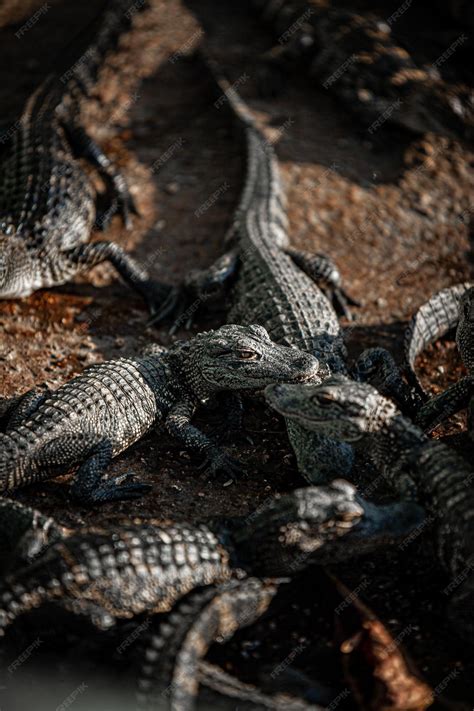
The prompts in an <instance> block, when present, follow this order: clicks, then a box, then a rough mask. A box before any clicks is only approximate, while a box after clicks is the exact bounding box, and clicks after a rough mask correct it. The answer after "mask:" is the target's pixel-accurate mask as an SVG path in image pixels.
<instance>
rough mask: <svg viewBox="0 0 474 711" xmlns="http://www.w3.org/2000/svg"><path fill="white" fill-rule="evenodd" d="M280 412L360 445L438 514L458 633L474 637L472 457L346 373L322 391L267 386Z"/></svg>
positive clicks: (400, 488) (401, 489) (439, 544)
mask: <svg viewBox="0 0 474 711" xmlns="http://www.w3.org/2000/svg"><path fill="white" fill-rule="evenodd" d="M266 395H267V399H268V401H269V403H270V405H272V407H274V408H275V409H276V410H277V411H278V412H280V413H281V414H283V415H284V416H285V417H293V418H295V420H296V421H298V422H299V423H301V424H302V425H304V426H306V427H307V428H308V429H311V430H312V431H313V430H314V431H317V432H322V433H325V434H327V435H330V434H332V435H334V436H337V437H340V438H341V439H342V440H344V441H347V442H357V441H358V442H360V443H361V444H362V445H363V446H364V451H366V452H368V453H369V455H370V457H371V458H372V460H373V461H374V463H375V464H376V466H377V467H378V468H379V469H381V470H382V472H383V474H384V476H385V477H386V478H387V480H388V481H389V482H390V484H391V485H392V487H393V488H394V489H395V490H396V491H397V492H398V493H399V494H400V495H401V496H403V497H413V498H417V499H418V500H419V502H420V503H421V504H422V505H423V506H424V507H425V508H426V509H427V510H428V511H429V512H430V513H431V514H432V515H433V516H434V517H435V526H436V549H437V554H438V557H439V560H440V562H441V564H442V565H443V566H444V567H445V569H446V570H447V571H448V572H449V573H451V575H452V577H453V580H452V582H451V584H450V585H449V586H448V588H447V589H446V591H447V592H454V596H453V598H452V600H451V604H450V616H451V619H452V621H453V623H454V625H455V627H456V629H457V631H458V632H459V633H460V634H461V635H463V636H465V637H466V638H468V639H470V640H471V641H473V640H474V609H473V604H474V576H472V569H473V567H474V536H473V528H472V524H473V520H474V488H473V486H472V483H473V481H474V472H473V471H472V468H471V467H470V466H469V464H468V463H467V462H466V460H465V459H464V458H462V457H460V456H459V455H458V454H456V453H455V452H453V451H452V450H451V449H450V448H449V447H447V446H446V445H444V444H443V443H442V442H440V441H437V440H429V439H428V438H427V437H426V435H425V434H424V433H423V431H422V430H420V429H419V428H418V427H416V426H415V425H414V424H413V423H412V422H411V421H410V420H409V419H407V418H405V417H403V416H402V415H401V413H400V412H399V411H398V410H397V408H396V407H395V406H394V404H393V403H391V402H390V401H389V400H387V399H386V398H384V397H383V396H382V395H380V393H379V392H377V390H375V388H372V387H371V386H370V385H367V384H362V383H354V382H352V381H350V380H348V379H347V378H344V377H342V376H339V377H334V378H331V379H329V380H327V381H325V382H324V383H323V384H322V385H321V386H319V387H318V386H313V385H308V386H306V387H303V388H302V387H297V386H291V385H274V386H269V388H267V390H266Z"/></svg>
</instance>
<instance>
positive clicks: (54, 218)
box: [0, 0, 166, 312]
mask: <svg viewBox="0 0 474 711" xmlns="http://www.w3.org/2000/svg"><path fill="white" fill-rule="evenodd" d="M129 9H130V2H129V1H128V0H111V2H110V3H109V8H108V10H107V11H106V12H104V15H103V18H102V20H101V23H100V27H99V29H98V31H97V34H96V37H95V40H94V42H93V44H91V45H90V46H89V47H88V48H87V49H86V51H85V52H84V53H83V54H82V56H81V58H80V60H79V61H78V62H77V64H75V65H73V67H72V68H71V70H69V72H66V73H65V74H63V75H62V76H59V75H51V76H49V77H48V79H46V81H45V82H44V83H43V84H42V85H41V86H40V87H39V88H38V89H37V91H35V92H34V93H33V95H32V96H31V97H30V98H29V100H28V101H27V103H26V106H25V108H24V111H23V114H22V116H21V118H20V120H19V122H18V126H14V127H13V129H12V133H11V136H9V137H7V139H8V140H7V139H6V140H5V141H3V139H2V142H3V143H4V145H3V146H0V148H1V155H0V298H3V299H10V298H18V297H24V296H28V295H30V294H31V293H32V292H34V291H36V290H37V289H41V288H43V287H52V286H57V285H59V284H64V283H66V282H68V281H70V280H71V279H73V278H74V277H75V276H76V274H79V273H80V272H82V271H86V270H89V269H90V268H92V267H93V266H95V265H96V264H99V263H100V262H103V261H110V262H111V263H112V264H113V265H114V267H115V268H116V269H117V271H118V272H119V274H120V275H121V276H122V278H123V279H124V280H125V281H126V282H127V283H128V284H129V286H131V287H132V288H133V289H135V290H136V291H138V293H139V294H140V295H141V296H142V297H143V298H144V299H145V300H146V301H147V303H148V305H149V307H150V309H151V310H152V312H153V311H154V310H155V309H156V307H157V306H158V304H160V303H161V301H162V299H163V298H164V296H165V293H166V292H165V291H164V289H163V288H162V287H161V286H160V285H158V284H154V283H152V282H151V281H150V279H149V277H148V274H147V273H146V270H145V269H144V268H143V267H141V266H139V265H138V264H137V263H136V262H134V260H133V259H132V258H131V257H129V256H128V255H127V254H126V253H125V252H124V251H123V249H122V248H121V247H119V246H118V245H116V244H113V243H112V242H95V243H88V240H89V238H90V234H91V230H92V228H93V226H94V222H95V220H96V218H97V221H98V223H99V224H100V225H101V226H102V227H104V226H105V222H104V220H103V219H102V217H101V216H99V215H97V214H96V206H95V202H96V193H95V189H94V187H93V183H92V182H91V179H90V177H89V176H88V175H87V174H86V173H85V172H84V170H83V168H82V167H81V165H80V163H79V161H78V160H77V158H78V157H83V158H86V159H87V160H88V161H89V162H90V163H91V164H92V165H94V166H95V168H96V169H97V170H98V172H99V173H100V174H101V175H102V177H103V178H104V180H105V182H106V184H107V186H108V192H109V193H112V194H113V195H114V196H115V198H114V202H112V205H111V208H110V210H108V211H107V213H106V215H108V217H111V216H112V214H113V212H114V211H116V210H117V209H119V210H120V211H121V213H122V216H123V218H124V221H125V223H126V224H127V225H129V212H130V211H135V208H134V206H133V201H132V199H131V197H130V195H129V193H128V189H127V186H126V183H125V181H124V179H123V177H122V176H121V175H120V174H119V173H118V172H117V171H116V170H115V168H114V166H113V165H112V163H111V161H110V160H109V159H108V158H107V156H106V155H105V154H104V153H103V152H102V151H101V150H100V148H99V147H98V146H97V145H96V144H95V143H94V142H93V141H92V140H91V139H90V138H89V137H88V136H87V135H86V133H85V132H84V130H83V128H82V126H81V125H80V122H79V118H78V116H79V112H80V104H81V100H82V99H83V97H84V96H85V95H87V94H89V93H90V91H91V89H92V87H93V85H94V83H95V79H96V75H97V72H98V69H99V66H100V65H101V64H102V62H103V59H104V56H105V55H106V53H107V52H108V50H109V49H110V48H111V47H112V46H113V44H114V42H116V40H117V38H118V36H119V35H120V33H121V32H122V31H123V29H124V27H125V26H126V24H127V22H128V20H127V11H128V10H129Z"/></svg>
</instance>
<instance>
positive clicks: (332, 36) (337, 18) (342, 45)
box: [253, 0, 474, 140]
mask: <svg viewBox="0 0 474 711" xmlns="http://www.w3.org/2000/svg"><path fill="white" fill-rule="evenodd" d="M253 4H254V6H255V7H256V9H257V10H258V12H259V13H260V15H261V17H262V18H263V20H264V21H266V22H267V23H268V24H270V25H271V27H272V28H273V31H274V33H275V35H276V37H277V39H278V45H276V47H275V48H273V49H272V50H270V51H269V52H267V53H266V54H265V55H264V56H263V58H262V59H263V64H262V69H261V80H260V83H261V85H262V90H263V91H264V92H265V93H269V92H270V93H273V92H275V91H278V89H279V87H280V86H281V84H282V79H283V75H284V73H286V71H287V70H288V69H290V68H299V69H301V68H303V71H306V72H307V73H308V74H309V75H310V76H311V77H313V78H314V79H315V80H316V82H317V88H318V89H319V90H321V88H324V89H326V90H328V91H330V92H331V93H332V94H334V95H335V96H336V97H337V98H338V99H339V100H340V101H341V102H342V103H343V104H344V105H345V106H346V107H347V108H348V110H349V111H351V112H353V113H354V114H355V115H356V116H357V118H358V119H359V120H360V122H361V124H362V125H364V126H365V127H367V128H368V131H369V133H370V134H372V135H373V134H374V133H375V132H376V131H377V130H378V128H379V127H380V126H381V125H382V124H383V123H385V122H386V121H388V122H390V123H392V124H395V125H398V126H401V127H403V128H405V129H408V130H409V131H412V132H414V133H425V132H427V131H432V132H435V133H440V134H443V135H446V136H448V137H451V138H464V139H467V140H471V139H472V136H473V135H474V92H473V90H472V88H471V87H469V86H467V85H464V84H451V83H448V82H446V81H444V80H443V79H442V77H441V74H440V71H439V67H441V66H442V64H443V63H444V61H445V57H444V55H443V54H441V55H440V57H439V58H438V59H437V60H435V61H434V62H433V63H432V64H431V65H428V66H426V67H423V66H418V65H417V64H416V62H415V61H414V60H413V58H412V56H411V55H410V54H409V52H407V51H406V49H404V48H403V47H401V46H399V45H398V44H397V42H396V41H395V39H394V38H393V36H392V33H391V24H392V23H393V22H394V21H395V15H396V12H395V13H393V15H391V16H390V17H389V18H387V20H383V19H382V18H380V17H377V16H376V15H374V14H371V13H367V14H359V13H355V12H353V11H351V10H348V9H345V8H338V7H334V5H333V4H332V3H328V2H327V1H326V0H277V2H275V0H253ZM400 10H401V11H402V10H403V6H401V8H399V11H400ZM467 39H468V38H467V36H466V35H464V34H461V35H459V36H458V37H457V38H456V39H455V42H453V43H452V45H450V46H449V47H446V51H447V52H450V54H452V53H453V52H454V51H455V50H456V48H459V47H461V46H462V45H463V44H464V42H465V41H466V40H467ZM454 44H455V45H456V46H455V47H454V48H453V45H454Z"/></svg>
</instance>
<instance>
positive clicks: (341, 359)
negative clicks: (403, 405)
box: [156, 55, 411, 484]
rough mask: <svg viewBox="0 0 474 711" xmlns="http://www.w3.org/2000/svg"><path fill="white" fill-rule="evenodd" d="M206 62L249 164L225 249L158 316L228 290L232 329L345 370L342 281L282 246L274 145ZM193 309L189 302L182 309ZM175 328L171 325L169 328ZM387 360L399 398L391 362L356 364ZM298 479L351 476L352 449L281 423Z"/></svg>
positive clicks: (370, 356) (181, 319)
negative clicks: (249, 330) (251, 327)
mask: <svg viewBox="0 0 474 711" xmlns="http://www.w3.org/2000/svg"><path fill="white" fill-rule="evenodd" d="M204 60H205V63H206V65H207V67H208V69H209V71H210V74H211V75H212V77H213V80H214V82H215V84H216V85H217V87H218V88H219V91H220V92H221V96H226V98H227V103H228V105H229V106H230V108H231V110H232V114H233V117H234V119H235V120H236V122H237V127H238V129H239V132H240V134H242V133H243V134H244V138H245V143H246V154H247V165H246V176H245V180H244V186H243V190H242V194H241V197H240V201H239V204H238V206H237V208H236V210H235V212H234V215H233V220H232V223H231V225H230V227H229V230H228V233H227V235H226V239H225V244H226V245H227V247H228V251H227V252H226V253H225V254H224V255H223V256H221V257H220V258H219V259H218V260H217V261H216V262H215V263H214V264H213V265H211V267H210V268H208V269H206V270H199V271H198V270H194V271H192V272H190V273H189V275H188V277H187V278H186V279H185V282H184V284H183V285H182V286H181V287H178V288H176V289H175V290H174V292H173V294H172V295H170V296H169V299H168V300H167V302H166V304H165V306H164V308H163V309H162V311H161V312H160V313H159V314H157V316H156V320H158V319H161V318H164V317H165V316H167V315H168V314H169V312H170V311H171V312H172V311H173V309H177V310H178V313H180V315H179V316H178V319H177V323H178V324H182V323H186V322H189V321H191V320H192V318H194V317H195V316H196V314H197V312H198V310H199V309H198V307H199V306H200V305H201V304H206V303H207V302H208V299H209V298H210V297H211V296H212V295H215V294H216V293H217V294H218V293H222V291H224V290H225V287H231V302H232V306H231V308H230V310H229V312H228V315H227V321H228V322H229V323H239V324H249V323H259V324H261V325H262V326H264V327H265V328H266V329H267V330H268V332H269V333H270V336H271V338H272V339H273V340H274V341H275V342H276V343H281V344H283V345H286V346H291V347H294V348H298V349H300V350H303V351H307V352H309V353H311V354H313V355H314V356H316V357H317V358H318V360H319V362H320V371H321V377H323V376H324V377H325V376H328V375H329V374H330V373H334V372H336V373H347V372H348V367H347V364H346V359H347V353H346V348H345V345H344V340H343V335H342V328H341V325H340V323H339V319H338V313H337V311H336V308H337V309H338V310H341V311H343V313H346V315H347V312H348V306H349V305H350V304H354V303H355V302H353V300H352V299H351V298H350V297H349V296H348V295H347V294H346V293H345V291H344V290H343V288H342V285H341V277H340V274H339V271H338V269H337V267H336V265H335V264H334V263H333V262H332V260H331V259H329V258H328V257H326V256H324V255H321V254H319V255H314V254H311V253H308V252H303V251H299V250H296V249H293V248H291V247H290V246H289V240H288V234H287V227H288V220H287V215H286V210H285V195H284V190H283V186H282V184H281V181H280V175H279V169H278V161H277V157H276V155H275V151H274V149H273V146H272V144H271V143H270V142H269V141H268V140H266V139H265V137H264V136H263V135H262V132H261V131H260V130H259V128H258V127H257V125H256V123H255V120H254V119H253V117H252V115H251V113H250V111H249V109H248V107H247V105H246V104H245V102H244V101H243V99H242V98H241V97H240V96H239V95H238V93H237V92H236V91H235V89H234V88H233V87H232V86H230V85H229V83H228V82H227V80H226V79H225V78H224V77H223V76H222V74H221V72H220V69H219V67H218V65H217V63H216V62H215V60H214V59H213V58H211V57H209V56H207V55H204ZM188 304H190V306H188ZM175 323H176V322H175ZM382 364H384V368H385V370H386V373H385V374H384V381H385V384H386V385H387V387H388V390H389V391H390V393H391V394H393V395H394V396H396V397H398V398H399V399H400V401H403V402H405V400H410V398H411V393H409V394H408V397H407V398H405V391H406V390H408V388H406V387H405V385H404V383H403V381H402V378H401V375H400V374H398V373H397V369H396V366H395V363H394V361H393V358H392V357H391V356H390V354H389V353H388V352H386V351H384V350H383V349H382V348H377V349H371V350H370V351H369V350H368V351H365V352H364V353H363V354H362V355H361V356H360V358H359V361H358V362H357V363H356V365H355V372H356V373H357V377H362V375H364V376H367V377H369V378H370V377H371V375H372V373H373V371H375V370H377V369H378V370H380V368H381V367H382ZM287 429H288V435H289V439H290V442H291V445H292V447H293V450H294V451H295V453H296V456H297V465H298V469H299V471H300V473H301V474H302V475H303V476H304V477H305V479H306V480H307V481H309V482H310V483H314V484H318V483H325V482H326V481H328V480H330V479H331V478H334V476H348V475H349V473H350V471H351V467H352V463H353V455H352V450H351V447H349V446H348V445H346V444H344V443H337V442H334V441H332V440H329V439H328V438H326V437H321V436H319V435H315V434H312V433H308V431H306V430H304V429H302V428H300V427H299V426H298V425H296V424H295V423H292V422H289V423H287Z"/></svg>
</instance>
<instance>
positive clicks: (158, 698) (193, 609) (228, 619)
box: [138, 578, 279, 711]
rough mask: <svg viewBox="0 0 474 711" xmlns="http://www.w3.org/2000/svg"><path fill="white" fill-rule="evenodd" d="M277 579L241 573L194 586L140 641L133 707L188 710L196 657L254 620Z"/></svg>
mask: <svg viewBox="0 0 474 711" xmlns="http://www.w3.org/2000/svg"><path fill="white" fill-rule="evenodd" d="M278 585H279V581H278V580H259V579H257V578H247V579H246V580H243V581H232V582H230V583H228V584H225V585H222V586H217V587H216V586H209V587H206V588H201V589H199V590H195V591H193V592H192V593H190V594H189V595H187V596H186V597H185V598H183V600H182V601H180V602H179V603H178V604H177V605H176V607H175V608H174V609H173V610H172V612H170V614H169V615H168V617H167V619H166V621H165V622H164V623H162V624H161V625H160V626H159V627H158V629H157V630H153V631H152V632H151V634H150V635H149V639H148V640H147V643H146V644H145V654H144V659H143V662H142V665H141V669H140V675H139V682H138V703H139V708H140V709H143V711H145V709H146V711H148V710H150V711H151V709H155V708H169V709H170V710H171V711H190V710H191V709H193V708H194V707H195V700H196V697H197V695H198V691H199V682H200V669H199V665H200V662H201V660H202V659H203V658H204V657H205V656H206V654H207V652H208V650H209V648H210V646H211V645H212V644H213V643H214V642H216V641H217V642H224V641H226V640H228V639H230V638H231V637H232V636H233V635H234V633H235V632H236V631H237V630H238V629H241V628H242V627H246V626H247V625H250V624H252V623H253V622H255V621H256V620H257V619H258V618H259V617H261V616H262V615H263V613H264V612H265V611H266V609H267V608H268V606H269V605H270V602H271V601H272V599H273V597H274V595H275V593H276V592H277V590H278Z"/></svg>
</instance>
